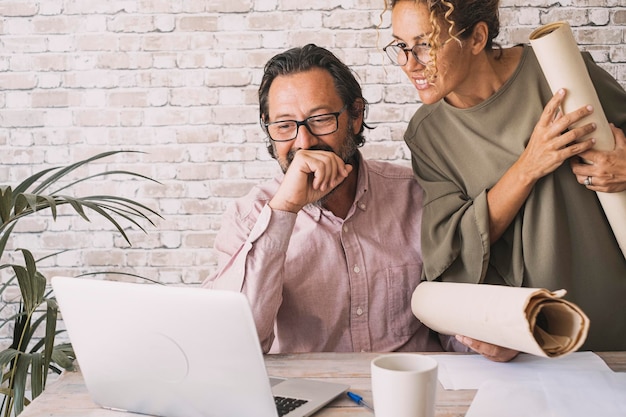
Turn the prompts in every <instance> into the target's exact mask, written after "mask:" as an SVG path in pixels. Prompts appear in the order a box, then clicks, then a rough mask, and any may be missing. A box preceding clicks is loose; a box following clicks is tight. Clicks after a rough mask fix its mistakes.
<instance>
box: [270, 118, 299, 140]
mask: <svg viewBox="0 0 626 417" xmlns="http://www.w3.org/2000/svg"><path fill="white" fill-rule="evenodd" d="M297 132H298V125H297V124H296V122H294V121H285V122H276V123H270V124H269V125H268V126H267V133H268V134H269V135H270V138H272V139H274V140H291V139H293V138H295V137H296V136H297V135H298V133H297Z"/></svg>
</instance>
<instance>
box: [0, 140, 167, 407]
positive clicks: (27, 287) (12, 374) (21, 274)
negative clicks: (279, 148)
mask: <svg viewBox="0 0 626 417" xmlns="http://www.w3.org/2000/svg"><path fill="white" fill-rule="evenodd" d="M122 152H134V151H112V152H105V153H101V154H98V155H95V156H93V157H91V158H88V159H85V160H82V161H79V162H76V163H74V164H71V165H68V166H65V167H56V168H50V169H46V170H43V171H40V172H38V173H36V174H34V175H32V176H30V177H28V178H27V179H25V180H24V181H22V182H21V183H20V184H19V185H17V186H16V187H15V188H12V187H11V186H9V185H1V184H0V260H1V259H2V256H3V254H4V251H5V248H6V247H7V243H8V242H9V238H10V237H11V232H12V231H13V230H14V228H15V226H16V224H17V223H18V221H19V220H20V219H22V218H24V217H26V216H29V215H32V214H33V213H36V212H41V211H42V210H49V211H50V213H51V215H52V218H53V220H56V219H57V208H58V207H59V206H63V205H67V206H69V207H71V209H73V211H74V212H75V213H77V214H78V215H79V216H80V217H82V218H83V219H84V220H86V221H90V220H89V217H88V216H87V213H89V212H90V211H91V212H95V213H97V214H98V215H100V216H102V217H104V218H105V219H107V220H108V221H109V222H110V223H111V224H112V225H113V226H114V227H115V228H116V229H117V231H118V232H119V233H120V234H121V235H122V236H123V237H124V239H125V240H126V242H127V243H128V244H129V245H130V244H131V242H130V240H129V238H128V236H127V235H126V233H125V231H124V229H123V228H122V226H121V225H120V223H119V222H118V221H119V220H122V219H123V220H125V221H127V222H130V223H131V224H132V225H134V226H136V227H138V228H140V229H141V230H143V231H144V232H145V229H144V228H143V227H142V226H141V224H140V222H144V221H148V222H149V223H150V224H152V225H154V223H153V222H152V221H151V220H150V217H149V216H150V215H156V216H158V217H160V216H159V214H158V213H156V212H155V211H154V210H152V209H150V208H148V207H146V206H145V205H143V204H140V203H138V202H136V201H133V200H130V199H127V198H124V197H117V196H111V195H91V196H86V197H73V196H69V195H65V194H61V192H64V193H65V192H68V191H69V190H71V189H72V187H74V186H76V185H77V184H80V183H83V182H85V181H89V180H92V179H94V178H97V177H104V176H110V175H122V176H131V177H140V178H142V179H147V180H150V181H154V180H152V179H150V178H148V177H146V176H143V175H140V174H137V173H134V172H130V171H103V172H100V173H97V174H94V175H90V176H87V177H83V178H79V179H75V180H73V181H72V182H70V183H69V184H66V185H63V186H61V187H60V188H57V189H55V190H53V191H50V189H51V188H52V187H53V186H55V187H56V186H57V184H59V183H60V181H61V180H65V179H66V178H67V177H68V175H69V174H76V170H77V169H79V168H81V167H83V166H84V165H86V164H89V163H90V162H93V161H96V160H99V159H102V158H105V157H109V156H112V155H114V154H117V153H122ZM155 182H156V181H155ZM16 251H18V252H21V255H22V257H23V259H24V264H23V265H18V264H10V263H5V264H0V271H2V270H3V269H9V270H10V271H11V270H12V272H13V274H12V275H11V277H10V278H9V279H8V280H7V281H6V282H5V283H3V284H2V285H1V286H0V296H3V294H4V293H5V290H6V289H7V288H9V286H11V285H15V284H16V283H17V285H18V287H19V290H20V293H21V300H20V302H19V310H18V312H17V313H15V314H9V317H8V318H5V319H0V328H2V327H3V326H5V325H8V324H10V323H13V325H14V329H13V339H12V343H11V346H9V347H8V348H6V349H4V350H3V351H1V352H0V376H1V379H0V394H2V395H4V398H3V401H2V403H0V413H1V414H2V415H3V416H4V417H8V416H10V415H11V414H12V413H14V414H15V415H18V414H20V413H21V412H22V410H23V408H24V407H25V406H26V405H28V404H29V402H30V400H29V399H28V398H26V387H27V380H28V376H29V374H30V382H31V383H30V388H31V394H32V398H33V399H34V398H35V397H37V396H38V395H39V394H41V392H42V391H43V390H44V389H45V386H46V380H47V376H48V372H49V370H50V371H53V372H57V373H60V372H61V368H63V369H71V368H72V362H73V352H72V349H71V346H70V345H69V344H60V345H56V346H55V344H54V343H55V336H56V335H57V334H58V331H57V328H56V325H57V312H58V306H57V303H56V300H55V299H54V297H53V296H52V295H51V292H50V290H48V289H47V285H46V283H47V280H46V278H45V277H44V275H42V273H41V272H40V271H39V270H38V269H37V263H38V262H39V261H41V260H43V259H45V258H48V257H50V256H54V255H56V254H53V255H48V256H46V257H45V258H41V259H35V257H34V256H33V254H32V253H31V251H30V250H28V249H25V248H17V249H16ZM57 254H58V253H57ZM6 308H7V304H3V305H2V306H1V307H0V313H2V312H3V311H4V310H5V309H6ZM5 315H6V314H5ZM39 328H42V329H44V328H45V331H44V334H43V337H40V338H37V334H36V331H37V330H38V329H39Z"/></svg>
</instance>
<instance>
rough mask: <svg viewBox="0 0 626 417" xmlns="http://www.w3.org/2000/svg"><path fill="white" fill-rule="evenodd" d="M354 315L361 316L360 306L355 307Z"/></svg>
mask: <svg viewBox="0 0 626 417" xmlns="http://www.w3.org/2000/svg"><path fill="white" fill-rule="evenodd" d="M356 315H357V316H361V315H363V309H362V308H361V307H359V308H357V309H356Z"/></svg>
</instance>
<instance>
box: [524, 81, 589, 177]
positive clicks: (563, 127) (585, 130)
mask: <svg viewBox="0 0 626 417" xmlns="http://www.w3.org/2000/svg"><path fill="white" fill-rule="evenodd" d="M564 98H565V90H559V91H558V92H557V93H556V94H555V95H554V96H553V97H552V99H551V100H550V101H549V102H548V104H546V107H545V108H544V110H543V113H542V114H541V118H540V119H539V122H538V123H537V124H536V125H535V128H534V130H533V133H532V135H531V137H530V140H529V141H528V145H527V146H526V149H525V150H524V152H523V153H522V155H521V156H520V159H519V160H518V164H519V168H520V169H521V170H522V172H525V173H526V175H527V176H528V178H529V179H530V180H531V181H532V182H533V183H534V182H536V181H537V180H539V179H540V178H542V177H544V176H546V175H547V174H550V173H551V172H553V171H554V170H556V169H557V168H558V167H560V166H561V165H562V164H563V162H565V161H566V160H567V159H569V158H571V157H573V156H576V155H579V154H581V153H582V152H585V151H588V150H589V149H591V148H592V147H593V145H594V143H595V140H594V139H586V140H584V141H581V142H577V141H578V140H579V139H580V138H582V137H583V136H585V135H587V134H589V133H591V132H593V131H594V130H595V128H596V126H595V125H594V124H592V123H587V124H585V125H583V126H579V127H576V128H573V129H571V130H568V128H569V127H570V126H571V125H572V124H574V123H576V122H578V121H580V120H581V119H583V118H585V117H587V116H588V115H590V114H591V113H592V112H593V108H592V107H591V106H587V107H581V108H579V109H577V110H575V111H573V112H570V113H567V114H562V113H561V111H560V107H561V104H562V103H563V99H564Z"/></svg>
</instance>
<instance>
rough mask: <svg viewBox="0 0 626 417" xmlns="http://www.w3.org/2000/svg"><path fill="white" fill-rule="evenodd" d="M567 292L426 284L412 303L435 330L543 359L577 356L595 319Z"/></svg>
mask: <svg viewBox="0 0 626 417" xmlns="http://www.w3.org/2000/svg"><path fill="white" fill-rule="evenodd" d="M565 294H566V291H565V290H559V291H555V292H550V291H548V290H546V289H543V288H520V287H509V286H504V285H489V284H468V283H453V282H438V281H425V282H422V283H420V284H419V285H418V286H417V288H416V289H415V291H414V292H413V296H412V298H411V310H412V311H413V314H414V315H415V317H417V318H418V319H419V320H420V321H421V322H422V323H424V324H425V325H426V326H428V327H430V328H431V329H433V330H435V331H437V332H439V333H442V334H448V335H456V334H458V335H463V336H468V337H471V338H473V339H476V340H480V341H483V342H487V343H492V344H494V345H498V346H503V347H506V348H509V349H514V350H517V351H520V352H526V353H530V354H533V355H537V356H543V357H549V358H554V357H559V356H564V355H566V354H568V353H571V352H574V351H576V350H578V348H580V346H581V345H582V344H583V343H584V342H585V340H586V339H587V333H588V332H589V318H588V317H587V316H586V315H585V313H584V312H583V311H582V310H581V309H580V308H579V307H578V306H577V305H575V304H574V303H572V302H570V301H567V300H564V299H563V298H562V297H563V296H564V295H565Z"/></svg>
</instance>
